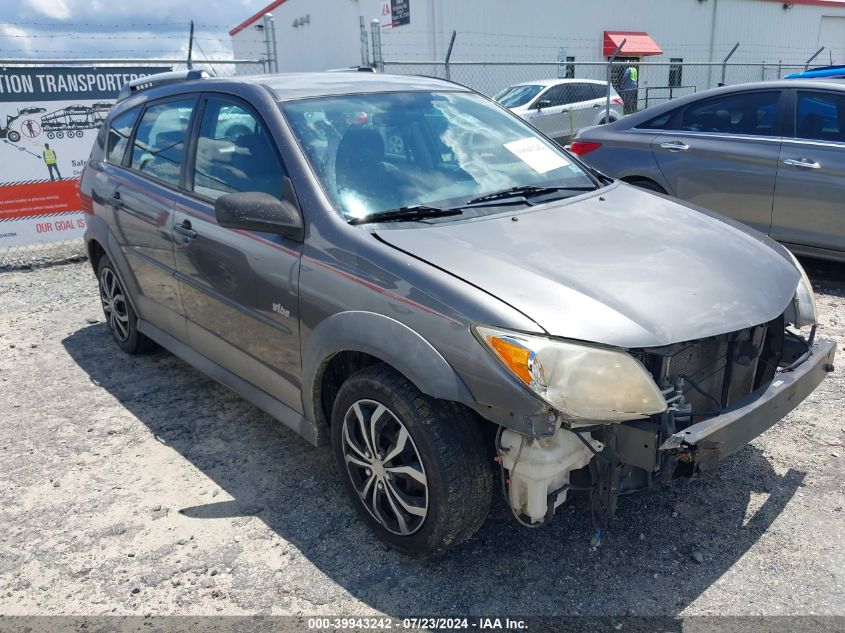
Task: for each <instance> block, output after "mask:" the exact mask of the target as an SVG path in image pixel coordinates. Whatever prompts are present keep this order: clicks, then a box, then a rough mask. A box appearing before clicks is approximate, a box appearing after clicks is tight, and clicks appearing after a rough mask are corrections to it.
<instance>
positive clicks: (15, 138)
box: [8, 130, 21, 143]
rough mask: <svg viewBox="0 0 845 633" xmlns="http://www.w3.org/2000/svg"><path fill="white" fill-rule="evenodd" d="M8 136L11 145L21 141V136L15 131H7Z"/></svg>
mask: <svg viewBox="0 0 845 633" xmlns="http://www.w3.org/2000/svg"><path fill="white" fill-rule="evenodd" d="M8 136H9V140H10V141H12V143H17V142H18V141H19V140H21V134H20V132H18V131H17V130H9V135H8Z"/></svg>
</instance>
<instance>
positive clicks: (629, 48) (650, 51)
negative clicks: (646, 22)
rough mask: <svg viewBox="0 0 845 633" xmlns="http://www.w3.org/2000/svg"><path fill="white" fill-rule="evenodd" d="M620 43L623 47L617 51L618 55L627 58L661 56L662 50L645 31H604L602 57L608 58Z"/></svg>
mask: <svg viewBox="0 0 845 633" xmlns="http://www.w3.org/2000/svg"><path fill="white" fill-rule="evenodd" d="M622 42H625V46H623V47H622V50H621V51H619V54H620V55H625V56H629V57H646V56H647V55H662V54H663V49H662V48H660V47H659V46H658V45H657V42H655V41H654V40H653V39H651V36H650V35H649V34H648V33H646V32H645V31H605V32H604V56H605V57H610V56H611V55H613V52H614V51H615V50H616V47H617V46H619V45H620V44H621V43H622Z"/></svg>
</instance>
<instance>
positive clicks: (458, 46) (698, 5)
mask: <svg viewBox="0 0 845 633" xmlns="http://www.w3.org/2000/svg"><path fill="white" fill-rule="evenodd" d="M391 5H392V8H393V9H394V11H395V12H397V13H399V14H401V15H400V16H399V19H398V20H397V22H407V23H403V24H401V25H397V26H392V27H391V26H387V25H386V26H384V27H383V28H382V29H381V36H382V50H383V55H384V59H385V60H388V61H431V60H440V61H442V60H443V59H444V58H445V56H446V51H447V48H448V45H449V38H450V35H451V33H452V31H453V30H455V31H457V38H456V42H455V47H454V53H453V57H452V59H453V60H471V61H486V62H489V61H556V60H558V59H560V58H563V57H570V58H574V60H573V61H575V62H576V63H580V62H587V61H601V60H604V59H606V56H607V55H608V54H609V49H610V48H613V43H614V42H619V41H621V39H622V38H624V37H625V36H626V34H625V32H629V33H628V34H627V35H628V44H627V45H626V47H625V50H623V52H622V53H623V54H624V55H626V56H629V57H639V58H642V59H643V61H646V58H647V59H648V61H665V62H669V61H670V59H672V60H674V59H683V60H684V61H699V62H700V61H717V62H718V61H721V60H722V59H723V58H724V56H725V55H727V54H728V52H729V51H730V50H731V48H733V46H734V44H736V43H737V42H739V43H740V47H739V49H738V50H737V51H736V54H735V55H734V57H733V58H732V59H731V61H732V62H754V63H759V62H762V61H765V62H768V63H772V64H776V63H777V62H778V61H783V62H784V63H792V64H794V63H802V64H803V63H804V62H805V61H806V60H807V59H808V58H809V57H810V56H811V55H812V54H813V53H814V52H815V51H816V50H818V48H819V47H821V46H825V47H826V48H825V51H824V52H823V53H822V54H821V55H820V56H819V58H818V59H817V60H816V63H825V64H827V63H830V61H831V59H832V60H833V61H834V62H838V63H845V0H787V1H785V2H784V0H636V1H635V0H591V1H590V2H584V1H582V0H523V1H522V2H514V1H513V0H275V1H274V2H272V3H270V4H269V5H268V6H267V7H266V8H265V9H263V10H261V11H259V12H258V13H256V14H255V15H253V16H251V17H249V18H248V19H246V20H244V22H242V23H241V24H239V25H238V26H236V27H235V28H233V29H232V30H231V32H230V35H231V37H232V43H233V46H234V52H235V57H237V58H243V59H255V58H257V57H265V56H266V50H267V49H266V44H265V38H266V33H265V31H264V30H263V19H262V18H263V16H264V15H265V14H267V13H271V12H272V15H273V16H274V23H275V32H276V38H275V39H276V48H277V50H278V58H279V59H278V68H279V70H280V71H282V72H285V71H305V70H325V69H328V68H339V67H345V66H354V65H358V64H361V63H362V62H367V61H369V60H368V58H366V57H364V56H363V51H362V41H361V39H362V29H361V27H360V25H361V24H362V21H363V23H364V24H365V25H366V28H365V29H364V32H366V34H367V37H368V38H369V37H370V25H369V23H370V21H371V20H373V19H380V20H381V21H382V23H383V24H389V22H390V16H389V15H387V16H385V13H388V14H389V11H390V8H391ZM394 19H397V18H396V16H394ZM630 32H636V33H637V34H636V35H631V34H630ZM370 46H371V44H370Z"/></svg>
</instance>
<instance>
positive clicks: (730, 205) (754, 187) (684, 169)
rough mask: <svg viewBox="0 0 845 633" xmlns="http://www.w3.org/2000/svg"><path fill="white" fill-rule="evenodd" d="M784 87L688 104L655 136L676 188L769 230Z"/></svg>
mask: <svg viewBox="0 0 845 633" xmlns="http://www.w3.org/2000/svg"><path fill="white" fill-rule="evenodd" d="M781 110H782V105H781V94H780V92H779V91H776V90H770V91H755V92H744V93H731V94H727V95H723V96H719V97H715V98H713V99H707V100H704V101H699V102H696V103H693V104H691V105H689V106H687V107H686V108H685V109H684V110H683V111H682V112H681V113H680V116H679V118H678V119H677V120H676V121H674V122H673V123H672V124H671V126H672V128H673V129H672V130H666V131H665V132H663V133H662V134H660V135H659V136H657V137H656V138H655V139H654V140H653V141H652V145H651V147H652V153H653V154H654V158H655V159H656V161H657V164H658V166H659V167H660V171H661V172H662V174H663V176H664V178H665V179H666V183H667V184H668V185H669V188H670V190H671V191H670V193H672V194H673V195H675V196H677V197H678V198H680V199H682V200H686V201H687V202H691V203H693V204H697V205H700V206H702V207H705V208H707V209H711V210H713V211H718V212H719V213H723V214H724V215H727V216H728V217H731V218H734V219H736V220H739V221H740V222H744V223H746V224H748V225H750V226H753V227H754V228H756V229H758V230H760V231H762V232H764V233H767V232H768V231H769V227H770V225H771V221H772V199H773V197H774V188H775V176H776V174H777V165H778V155H779V152H780V144H781V133H780V126H781V120H780V119H781V117H780V112H781Z"/></svg>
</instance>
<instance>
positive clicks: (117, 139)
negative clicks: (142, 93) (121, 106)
mask: <svg viewBox="0 0 845 633" xmlns="http://www.w3.org/2000/svg"><path fill="white" fill-rule="evenodd" d="M138 112H139V110H138V108H135V109H133V110H129V111H128V112H124V113H123V114H121V115H120V116H116V117H115V118H114V119H113V120H112V122H111V125H110V126H109V133H108V136H107V137H106V138H107V140H106V160H107V161H108V162H110V163H113V164H115V165H120V164H121V163H122V162H123V155H124V154H125V153H126V146H127V145H129V138H130V137H131V136H132V128H133V127H135V121H136V120H137V119H138Z"/></svg>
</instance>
